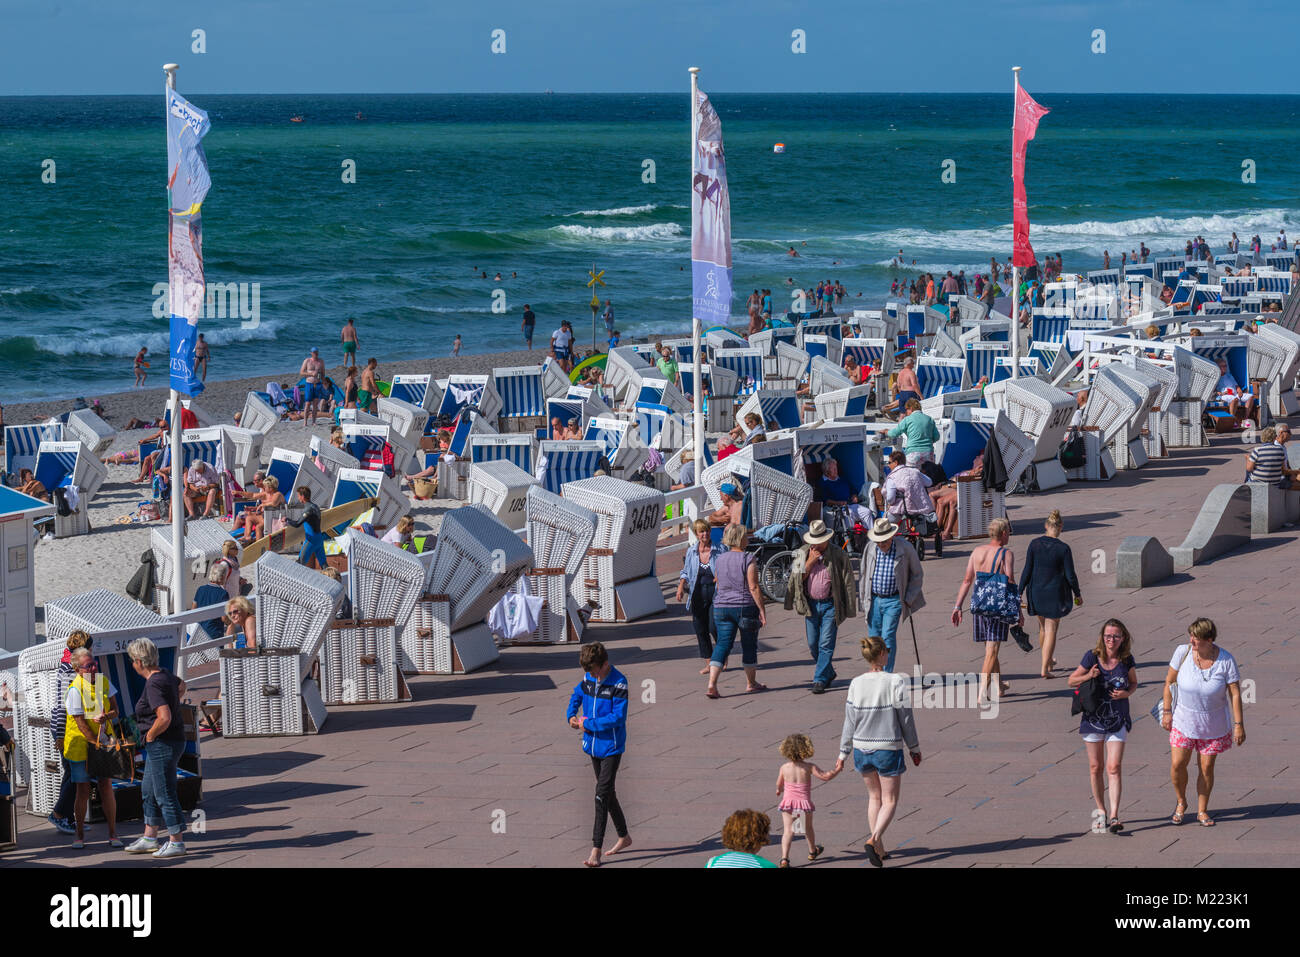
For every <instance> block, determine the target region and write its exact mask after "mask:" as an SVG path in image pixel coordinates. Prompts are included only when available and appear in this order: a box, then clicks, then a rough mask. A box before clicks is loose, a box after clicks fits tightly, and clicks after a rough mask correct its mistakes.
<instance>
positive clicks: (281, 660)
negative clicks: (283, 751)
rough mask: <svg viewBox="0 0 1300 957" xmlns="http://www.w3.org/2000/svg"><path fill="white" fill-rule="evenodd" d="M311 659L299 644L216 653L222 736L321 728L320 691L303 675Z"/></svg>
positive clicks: (281, 733)
mask: <svg viewBox="0 0 1300 957" xmlns="http://www.w3.org/2000/svg"><path fill="white" fill-rule="evenodd" d="M316 574H317V577H318V578H324V576H323V575H320V574H319V573H316ZM325 580H326V581H329V579H325ZM331 584H337V583H335V582H331ZM341 591H342V589H341V587H340V593H341ZM259 617H260V616H259ZM328 625H329V622H328V621H327V622H325V627H328ZM310 660H311V659H310V657H309V656H307V655H303V654H300V653H299V651H298V649H297V648H288V647H279V646H267V645H263V646H260V647H258V648H257V649H255V650H249V649H239V650H235V649H232V648H222V649H221V650H220V651H219V652H218V654H217V662H218V669H219V675H220V682H221V732H222V735H223V736H224V737H227V738H253V737H280V736H286V735H288V736H297V735H301V734H314V733H317V732H319V731H320V726H321V725H322V724H323V723H324V720H325V711H324V706H323V703H322V702H321V700H320V693H319V690H318V689H317V686H316V683H315V682H314V681H312V680H311V679H310V678H308V679H305V680H304V678H303V677H302V671H303V664H304V661H306V662H307V665H308V667H310Z"/></svg>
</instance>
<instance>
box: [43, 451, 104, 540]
mask: <svg viewBox="0 0 1300 957" xmlns="http://www.w3.org/2000/svg"><path fill="white" fill-rule="evenodd" d="M32 473H33V475H34V476H35V478H36V480H37V481H38V482H40V483H41V484H42V485H44V486H45V487H46V488H47V489H48V490H49V491H50V492H53V491H54V490H55V489H58V488H68V487H69V486H75V487H76V489H77V492H78V498H77V506H76V509H75V510H73V511H72V512H71V513H70V514H68V515H61V514H59V512H58V511H57V510H56V511H55V513H54V537H55V538H68V537H70V536H72V535H85V534H86V533H88V532H89V531H90V518H89V513H90V503H91V502H93V501H94V499H95V496H96V494H98V492H99V487H100V486H101V485H103V484H104V479H106V478H107V477H108V466H106V465H105V464H104V463H103V462H101V461H100V460H99V457H98V456H96V455H92V454H91V453H90V450H89V449H87V448H86V447H85V446H84V445H82V444H81V443H80V442H42V443H41V444H40V445H39V446H38V447H37V450H36V461H35V462H34V463H33V465H32ZM68 504H69V505H71V504H72V503H71V501H69V502H68Z"/></svg>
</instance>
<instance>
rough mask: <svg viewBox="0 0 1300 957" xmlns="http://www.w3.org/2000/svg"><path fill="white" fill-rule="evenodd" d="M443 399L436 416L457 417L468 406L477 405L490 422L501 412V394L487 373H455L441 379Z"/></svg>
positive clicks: (439, 417)
mask: <svg viewBox="0 0 1300 957" xmlns="http://www.w3.org/2000/svg"><path fill="white" fill-rule="evenodd" d="M438 384H439V386H441V387H442V390H443V391H442V401H441V402H440V403H439V405H438V409H437V412H436V413H435V418H438V419H441V418H442V417H443V416H447V417H448V418H452V419H454V418H456V417H458V416H459V415H460V414H461V412H462V411H463V410H464V409H465V408H466V407H467V406H475V407H476V408H477V409H478V410H479V412H481V413H482V414H483V416H484V417H485V418H486V419H487V420H488V421H489V422H495V421H496V420H497V416H499V415H500V414H501V396H500V394H499V393H498V392H497V390H496V386H495V385H493V384H492V377H491V376H487V375H453V376H448V377H447V379H446V380H445V381H444V380H440V381H439V383H438Z"/></svg>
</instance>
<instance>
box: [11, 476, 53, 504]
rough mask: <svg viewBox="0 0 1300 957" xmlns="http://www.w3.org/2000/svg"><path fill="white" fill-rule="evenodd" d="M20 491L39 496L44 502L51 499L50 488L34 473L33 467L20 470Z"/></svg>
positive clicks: (35, 496) (34, 496)
mask: <svg viewBox="0 0 1300 957" xmlns="http://www.w3.org/2000/svg"><path fill="white" fill-rule="evenodd" d="M18 491H20V492H22V493H23V494H24V495H30V496H31V497H32V498H38V499H40V500H41V501H42V502H48V501H50V492H49V490H48V489H47V488H46V487H45V486H44V485H42V484H41V483H40V481H39V480H38V479H37V478H36V476H35V475H33V474H32V470H31V469H19V470H18Z"/></svg>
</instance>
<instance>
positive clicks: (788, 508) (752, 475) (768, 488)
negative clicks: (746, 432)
mask: <svg viewBox="0 0 1300 957" xmlns="http://www.w3.org/2000/svg"><path fill="white" fill-rule="evenodd" d="M749 494H750V495H751V496H752V501H751V503H750V517H751V523H750V524H751V525H752V526H753V527H754V528H763V527H764V526H766V525H774V524H778V523H781V524H783V523H785V522H802V521H803V520H804V519H805V518H806V517H807V515H808V506H809V505H810V504H811V503H812V486H811V485H809V484H808V483H807V482H806V481H804V479H803V478H802V476H801V477H799V478H792V477H791V476H790V475H788V474H786V473H784V472H778V471H777V470H776V469H774V468H769V467H768V466H766V465H764V464H763V463H761V462H754V463H753V464H752V465H751V466H750V470H749Z"/></svg>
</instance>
